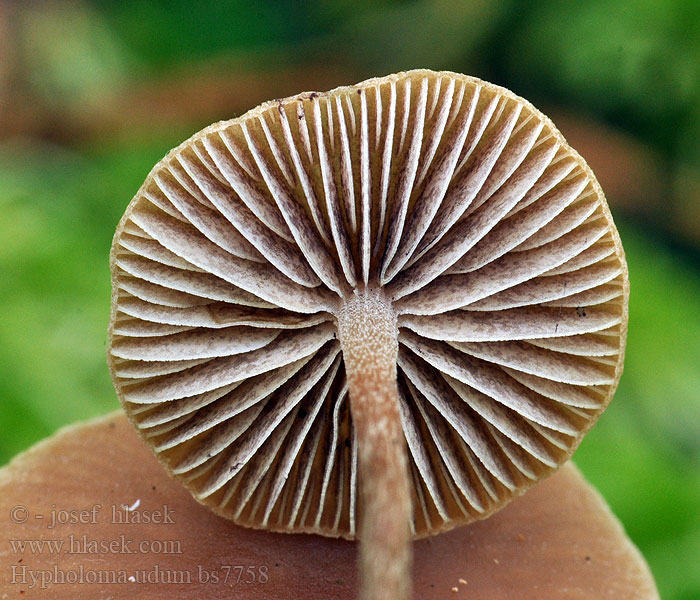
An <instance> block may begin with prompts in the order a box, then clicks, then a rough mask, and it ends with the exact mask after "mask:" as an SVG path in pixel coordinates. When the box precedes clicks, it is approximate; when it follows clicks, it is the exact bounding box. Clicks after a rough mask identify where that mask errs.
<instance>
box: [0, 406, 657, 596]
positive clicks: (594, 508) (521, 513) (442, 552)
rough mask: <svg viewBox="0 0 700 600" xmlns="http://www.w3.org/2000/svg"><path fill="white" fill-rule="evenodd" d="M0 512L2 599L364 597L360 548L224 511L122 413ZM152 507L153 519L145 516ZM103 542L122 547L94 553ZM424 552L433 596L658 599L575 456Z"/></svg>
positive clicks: (82, 436) (25, 475)
mask: <svg viewBox="0 0 700 600" xmlns="http://www.w3.org/2000/svg"><path fill="white" fill-rule="evenodd" d="M135 505H136V506H135ZM124 506H127V507H129V508H131V507H134V506H135V508H134V509H133V510H132V511H131V513H130V514H131V515H132V517H131V522H130V523H129V524H125V523H124V522H121V523H120V522H119V520H120V519H113V511H115V514H117V515H123V514H124V513H125V511H126V509H125V508H124ZM0 514H2V515H3V518H2V520H0V528H1V531H2V538H3V539H4V540H6V541H5V543H4V545H3V547H2V549H0V572H1V573H2V576H0V597H8V598H15V597H16V598H34V597H40V598H43V597H51V598H54V599H55V600H64V599H65V600H68V599H70V600H82V599H83V598H85V599H88V598H89V599H91V600H92V599H94V598H96V597H104V598H107V597H109V598H112V600H131V599H132V598H140V599H150V600H156V599H168V600H179V599H183V600H184V599H187V598H199V599H201V600H214V599H221V600H223V599H228V598H231V596H232V594H233V595H234V596H235V597H236V598H241V599H242V600H288V599H289V598H304V599H306V600H326V599H327V598H337V599H338V600H351V599H352V598H354V597H356V590H357V587H358V586H357V579H356V574H355V568H354V565H355V560H356V554H357V546H356V545H355V544H354V543H352V542H349V541H346V540H343V539H333V538H329V537H319V536H315V535H285V534H276V533H271V532H267V531H259V530H254V529H250V528H244V527H240V526H238V525H236V524H234V523H233V522H231V521H227V520H225V519H222V518H220V517H218V516H216V515H214V514H213V513H212V512H211V511H210V510H208V509H207V508H206V507H204V506H201V505H200V504H198V503H197V502H195V501H194V500H193V499H192V496H191V495H190V494H189V493H188V492H187V491H186V490H185V489H184V488H183V487H182V486H181V485H180V484H179V483H178V482H177V481H176V480H174V479H172V478H170V477H168V476H167V475H166V473H165V470H164V469H163V468H162V467H161V466H160V465H159V464H158V461H156V460H155V459H154V458H153V455H152V454H151V452H150V451H149V450H148V449H147V447H146V446H145V445H144V444H142V443H140V442H139V439H138V436H137V434H136V433H135V431H134V430H133V428H132V427H131V426H130V424H129V422H128V420H127V419H126V417H125V415H124V413H123V412H121V411H119V412H118V413H112V414H110V415H106V416H104V417H100V418H98V419H95V420H93V421H90V422H87V423H78V424H75V425H71V426H69V427H67V428H65V429H63V430H62V431H60V432H58V433H57V434H55V435H54V436H53V437H51V438H49V439H48V440H44V441H42V442H40V443H39V444H37V445H36V446H35V447H33V448H31V449H30V450H28V451H26V452H24V453H23V454H21V455H19V456H17V457H15V458H14V459H13V461H12V462H11V463H10V464H9V465H8V466H6V467H4V468H2V469H0ZM147 514H149V515H155V517H156V518H154V519H152V520H151V522H150V523H146V522H145V519H140V518H137V515H139V517H140V516H145V515H147ZM121 520H122V521H123V519H121ZM137 521H140V522H137ZM25 540H32V541H33V542H34V544H35V547H34V548H33V551H32V548H31V547H30V546H29V545H27V546H25V547H24V549H22V548H21V547H20V545H18V544H21V543H22V542H23V541H25ZM122 540H123V541H122ZM96 542H101V543H106V544H114V546H113V547H112V551H109V552H102V553H96V552H95V548H96V545H95V544H96ZM39 543H41V544H42V546H41V548H42V550H38V547H37V546H36V545H37V544H39ZM27 544H29V542H27ZM47 544H63V547H62V548H61V550H64V549H66V548H68V549H70V548H71V544H72V546H73V548H72V550H73V551H71V552H64V551H60V552H54V553H52V552H50V551H49V548H50V547H51V546H47ZM122 544H124V545H125V546H126V548H124V547H123V545H122ZM127 550H128V551H127ZM414 554H415V559H416V560H415V567H414V578H413V580H414V588H415V592H416V594H417V595H418V596H420V597H421V598H424V599H425V600H438V599H440V600H444V599H445V598H454V600H460V599H463V598H470V600H505V599H507V598H508V599H510V598H522V599H523V600H535V599H537V600H549V599H552V600H554V599H559V598H562V597H575V598H582V599H590V600H594V599H595V600H597V599H599V598H607V597H611V598H635V599H638V600H658V598H659V595H658V592H657V591H656V587H655V585H654V581H653V579H652V577H651V574H650V572H649V568H648V567H647V565H646V563H645V562H644V560H643V558H642V557H641V555H640V554H639V551H638V550H637V548H635V547H634V545H633V544H632V543H631V542H630V540H629V539H628V538H627V537H626V536H625V534H624V531H623V530H622V527H621V526H620V523H619V522H618V521H617V519H616V518H615V517H614V516H613V515H612V513H611V512H610V510H609V508H608V507H607V506H606V505H605V502H604V501H603V500H602V498H601V497H600V495H599V494H598V493H597V492H596V491H595V490H594V489H593V488H592V487H591V486H590V485H588V484H587V483H586V482H585V481H584V480H583V478H582V477H581V475H580V474H579V473H578V471H577V470H576V469H575V468H574V467H573V465H571V464H568V465H565V466H564V467H563V468H562V469H561V470H560V471H559V472H558V473H556V474H555V475H553V476H552V477H551V478H549V479H548V480H547V481H544V482H543V483H542V484H541V485H539V486H537V487H536V488H534V489H532V490H530V491H528V492H527V493H526V494H524V495H523V496H522V497H521V498H517V499H516V500H514V501H513V502H512V503H511V504H509V505H508V506H507V507H506V508H504V509H503V510H502V511H500V512H499V513H498V514H495V515H493V516H492V517H491V518H489V519H487V520H485V521H479V522H477V523H473V524H472V525H470V526H469V527H462V528H457V529H454V530H452V531H449V532H447V533H444V534H441V535H438V536H433V537H431V538H429V539H422V540H418V541H416V542H415V543H414ZM215 576H216V577H218V580H217V579H215ZM453 588H455V589H456V590H457V591H456V592H453V591H452V590H453Z"/></svg>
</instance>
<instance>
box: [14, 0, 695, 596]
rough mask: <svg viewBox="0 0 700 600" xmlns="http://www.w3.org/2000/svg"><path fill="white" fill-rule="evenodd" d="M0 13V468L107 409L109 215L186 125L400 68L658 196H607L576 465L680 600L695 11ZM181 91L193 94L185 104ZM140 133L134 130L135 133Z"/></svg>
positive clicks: (473, 7) (265, 7)
mask: <svg viewBox="0 0 700 600" xmlns="http://www.w3.org/2000/svg"><path fill="white" fill-rule="evenodd" d="M7 6H10V5H2V4H0V210H1V211H2V213H1V214H2V218H0V315H2V316H1V317H0V364H1V365H2V368H0V428H1V430H2V435H1V436H0V462H5V461H7V460H8V459H9V458H10V457H11V456H12V455H13V454H15V453H17V452H19V451H21V450H22V449H24V448H26V447H27V446H29V445H30V444H32V443H33V442H35V441H37V440H39V439H41V438H42V437H45V436H47V435H50V434H51V433H52V432H53V431H55V430H56V429H57V428H58V427H60V426H61V425H63V424H66V423H69V422H72V421H76V420H79V419H84V418H87V417H89V416H92V415H96V414H100V413H104V412H107V411H109V410H111V409H113V408H116V407H117V406H118V403H117V400H116V398H115V394H114V392H113V390H112V387H111V383H110V381H109V375H108V372H107V368H106V365H105V361H104V352H105V349H106V326H107V319H108V312H109V297H110V289H109V272H108V252H109V247H110V243H111V238H112V235H113V232H114V227H115V225H116V223H117V221H118V220H119V218H120V216H121V214H122V212H123V210H124V208H125V207H126V204H127V203H128V200H129V199H130V198H131V196H132V195H133V194H134V192H135V191H136V190H137V188H138V187H139V185H140V183H141V182H142V181H143V179H144V177H145V176H146V174H147V173H148V171H149V170H150V168H151V166H152V165H153V164H155V162H157V161H158V160H159V159H160V158H161V157H162V156H163V155H164V154H165V153H166V151H167V150H168V149H169V148H171V147H172V146H174V145H176V144H177V143H179V142H180V141H181V140H182V139H184V138H186V137H187V136H188V135H190V134H191V133H192V132H194V131H196V130H197V129H199V128H201V127H202V126H203V125H205V124H206V120H214V118H228V117H230V116H232V113H236V112H237V111H242V110H245V109H246V108H250V107H252V105H253V104H254V103H255V102H256V100H255V99H256V98H258V95H260V97H259V99H258V100H257V101H261V100H264V99H266V98H267V97H269V96H272V95H275V94H277V93H278V92H277V91H275V92H274V94H273V93H272V92H270V90H273V89H274V90H278V89H279V88H278V87H275V83H276V79H283V77H282V74H285V73H286V77H287V78H288V79H289V81H291V83H290V85H294V81H295V80H294V77H295V76H294V73H300V72H307V71H308V73H309V75H308V77H307V78H306V79H304V84H303V85H304V86H306V85H307V82H308V81H311V83H310V84H308V85H310V86H311V87H314V86H315V87H316V88H317V89H324V88H326V87H328V85H329V84H328V81H336V79H334V78H337V83H338V84H340V83H351V82H353V81H355V80H359V79H361V78H363V77H366V76H373V75H381V74H385V73H387V72H390V71H396V70H401V69H408V68H414V67H429V68H434V69H452V70H457V71H462V72H469V73H472V74H474V75H477V76H480V77H483V78H485V79H490V80H492V81H494V82H496V83H500V84H502V85H506V86H507V87H510V88H511V89H513V90H514V91H516V92H517V93H519V94H522V95H524V96H526V97H528V98H529V99H531V100H533V101H534V102H535V103H536V104H538V105H540V106H542V107H544V108H547V107H557V108H562V109H564V110H566V111H568V114H569V115H578V116H584V117H585V119H581V121H580V122H581V124H582V125H581V126H582V127H584V128H586V127H588V130H587V131H588V139H589V140H593V142H596V143H598V144H599V145H601V144H606V143H607V142H608V141H610V138H605V137H603V134H604V133H605V131H606V130H605V129H604V128H591V127H589V125H587V124H590V123H598V124H603V125H601V127H612V128H614V130H615V131H617V132H618V133H619V134H620V135H623V136H627V137H626V138H624V139H627V140H628V141H631V142H634V144H637V147H639V145H641V147H643V148H644V150H645V151H644V152H643V153H639V152H637V153H636V155H635V156H636V157H637V158H636V160H637V163H639V162H640V160H641V161H642V166H641V167H639V166H638V167H636V168H637V171H634V169H632V170H629V169H628V168H627V167H626V166H625V165H626V164H628V163H625V162H624V160H621V161H620V162H619V163H618V162H615V161H616V160H617V159H618V158H622V159H624V158H625V157H624V156H622V157H617V156H616V155H617V154H625V153H626V152H628V150H626V148H627V149H629V148H632V147H633V145H632V146H631V145H630V144H627V145H625V143H621V144H620V143H617V142H619V139H618V138H616V140H617V141H616V145H615V150H614V152H612V153H610V152H608V153H607V154H605V153H604V152H602V151H601V152H600V154H601V155H603V156H605V157H606V160H609V161H611V163H612V165H611V167H610V168H609V169H607V170H608V171H609V172H610V173H611V174H612V175H611V177H612V176H613V175H614V174H615V172H616V171H618V170H621V169H622V170H624V169H625V168H627V169H628V170H627V177H628V179H627V180H630V178H631V179H634V178H635V176H636V175H638V174H639V173H640V169H644V164H645V163H644V162H643V161H645V160H646V161H651V160H654V161H655V164H654V166H653V169H651V168H650V169H649V170H648V172H650V173H653V174H654V176H655V177H657V178H658V179H659V182H658V189H659V190H662V191H665V192H664V193H656V194H649V195H645V193H644V187H643V186H642V187H640V188H639V191H638V196H639V197H638V198H635V199H633V201H630V199H629V198H625V199H624V202H620V203H619V204H616V202H617V201H618V200H620V199H621V197H622V196H623V195H624V194H623V192H622V191H621V188H620V185H624V182H625V179H624V178H623V179H621V180H620V181H621V182H622V184H619V185H618V186H617V187H615V185H613V184H614V181H612V179H611V185H610V186H609V187H608V189H610V190H617V192H616V193H617V195H618V197H617V198H616V197H615V196H614V195H611V197H610V203H611V206H612V208H613V212H614V214H615V216H616V218H617V220H618V222H619V224H620V229H621V235H622V239H623V242H624V245H625V249H626V252H627V255H628V260H629V267H630V279H631V286H632V292H631V301H630V329H629V339H628V350H627V358H626V363H625V364H626V366H625V373H624V375H623V378H622V381H621V383H620V387H619V390H618V393H617V395H616V398H615V400H614V402H613V403H612V404H611V406H610V408H609V409H608V410H607V412H606V413H605V415H604V416H603V417H602V418H601V419H600V421H599V423H598V425H597V426H596V427H595V428H594V429H593V430H592V432H591V433H590V434H589V435H588V436H587V438H586V439H585V440H584V442H583V444H582V445H581V448H580V449H579V451H578V452H577V454H576V461H577V462H578V463H579V465H580V466H581V467H582V469H583V471H584V473H585V474H586V475H587V476H588V477H589V478H590V480H591V481H592V482H593V483H594V484H595V485H596V486H597V487H598V488H599V489H600V491H601V493H602V494H603V495H604V496H605V498H606V499H607V501H608V502H609V503H610V505H611V507H612V509H613V510H614V512H615V513H616V514H617V515H618V516H619V517H620V519H621V520H622V522H623V523H624V525H625V527H626V529H627V531H628V533H629V534H630V536H631V537H632V539H633V540H634V541H635V542H636V543H637V544H638V545H639V547H640V549H641V550H642V552H643V553H644V555H645V557H646V558H647V559H648V561H649V563H650V565H651V568H652V571H653V572H654V575H655V577H656V579H657V583H658V586H659V589H660V591H661V594H662V597H664V598H667V599H672V600H690V599H691V598H698V597H700V569H698V567H697V565H698V564H700V515H699V514H698V508H699V507H700V417H699V413H700V318H699V317H698V312H699V310H700V269H699V268H698V267H699V265H700V144H699V143H698V142H699V141H700V140H699V137H700V136H699V132H700V2H697V1H690V0H663V1H659V0H636V1H633V2H621V3H616V2H610V1H606V0H590V1H589V2H585V3H584V2H572V1H561V0H540V1H539V2H537V3H531V2H521V1H517V0H491V1H487V0H476V1H473V2H457V1H455V0H424V1H417V0H416V1H413V2H399V1H385V2H371V1H369V0H354V1H353V0H330V1H328V0H306V1H296V0H285V1H281V2H253V1H247V2H246V1H242V0H236V1H232V2H226V3H220V2H200V3H197V4H196V5H193V4H192V3H190V2H185V0H171V1H169V2H165V1H146V0H122V1H121V2H108V1H107V0H93V1H91V2H87V1H79V0H71V1H67V2H46V1H45V2H39V1H37V2H32V3H26V6H24V5H23V4H22V3H16V4H14V5H11V6H14V8H10V9H8V8H7ZM195 7H196V8H195ZM290 65H293V66H295V67H294V68H296V69H297V70H296V71H294V70H289V67H290ZM314 69H316V70H315V71H314ZM324 69H325V70H324ZM328 71H330V72H331V76H330V78H329V76H328ZM260 73H279V74H280V75H279V77H275V76H269V75H268V76H260V75H259V74H260ZM314 73H319V75H318V77H319V78H318V79H317V80H314V79H313V77H315V76H316V75H314ZM256 74H258V75H256ZM232 76H235V77H233V78H232ZM227 77H228V78H229V79H228V80H227V81H228V84H227V86H223V87H221V86H219V87H217V82H218V81H220V80H222V81H223V80H225V79H226V78H227ZM266 77H267V78H268V79H269V81H266V79H265V78H266ZM309 78H310V79H309ZM193 80H196V81H197V82H198V83H197V85H202V82H204V83H205V84H206V85H208V86H209V87H208V88H207V90H206V91H205V90H202V91H201V93H200V94H199V96H198V97H196V98H195V97H194V96H193V95H192V92H191V90H190V87H191V85H192V83H191V82H192V81H193ZM273 80H275V81H273ZM246 82H248V83H246ZM299 85H300V86H301V85H302V84H301V83H299ZM282 89H283V90H286V89H287V88H286V87H284V86H282ZM231 90H234V91H236V90H238V93H237V94H235V96H236V97H231V94H230V91H231ZM296 91H302V90H301V88H298V89H296V88H295V89H289V91H288V93H293V92H296ZM268 93H269V96H268ZM193 98H195V99H196V100H197V102H196V103H193V102H192V100H193ZM164 99H167V102H166V101H164ZM139 111H141V112H140V114H142V115H143V114H145V115H146V118H145V119H143V118H142V119H141V120H139V119H138V118H136V119H135V118H134V117H133V115H134V113H139ZM149 115H152V119H151V120H149V119H148V116H149ZM212 115H214V116H213V117H212ZM565 133H566V131H565ZM3 137H4V139H3ZM624 139H623V142H624ZM599 147H601V146H599ZM590 148H591V149H592V150H590V151H591V152H595V144H593V145H591V146H590ZM601 150H609V148H602V147H601ZM596 157H597V156H593V157H592V159H591V162H594V159H595V158H596ZM639 157H641V158H639ZM633 163H634V161H632V164H633ZM648 164H649V165H651V162H649V163H648ZM639 180H640V181H643V178H639ZM603 183H604V184H605V182H603ZM651 202H654V203H656V205H655V206H654V207H652V208H650V207H649V206H648V205H649V203H651Z"/></svg>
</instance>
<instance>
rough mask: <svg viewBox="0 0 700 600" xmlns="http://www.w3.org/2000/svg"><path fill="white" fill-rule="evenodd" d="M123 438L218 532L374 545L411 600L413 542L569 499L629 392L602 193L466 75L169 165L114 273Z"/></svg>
mask: <svg viewBox="0 0 700 600" xmlns="http://www.w3.org/2000/svg"><path fill="white" fill-rule="evenodd" d="M111 268H112V285H113V296H112V312H111V319H110V346H109V351H108V362H109V365H110V370H111V374H112V377H113V380H114V383H115V387H116V390H117V393H118V395H119V398H120V400H121V402H122V404H123V406H124V408H125V411H126V414H127V415H128V417H129V419H130V420H131V422H132V423H133V425H134V426H135V427H136V429H137V430H138V431H139V433H140V434H141V437H142V439H143V440H144V441H145V442H146V443H147V444H148V445H149V446H150V447H151V449H152V450H153V451H154V453H155V455H156V456H157V457H158V459H159V460H160V462H161V463H162V464H163V465H164V466H165V467H166V469H167V471H168V472H169V473H170V474H171V475H172V476H174V477H176V478H177V479H179V480H180V481H182V483H183V484H184V485H185V486H186V487H187V488H188V489H189V490H190V491H191V493H192V495H193V496H194V497H195V498H196V499H197V500H198V501H199V502H201V503H203V504H205V505H207V506H208V507H209V508H210V509H212V510H213V511H214V512H215V513H217V514H219V515H221V516H224V517H226V518H228V519H231V520H233V521H235V522H236V523H238V524H240V525H245V526H248V527H254V528H264V529H267V530H271V531H278V532H307V533H317V534H321V535H326V536H337V537H345V538H348V539H354V538H356V537H357V538H359V540H360V544H361V552H360V571H361V574H362V577H361V580H362V590H363V591H362V597H363V598H365V599H380V598H392V599H402V598H407V597H408V595H409V593H410V576H409V573H410V570H409V569H410V564H411V554H410V539H411V538H420V537H424V536H427V535H430V534H434V533H437V532H441V531H446V530H449V529H452V528H454V527H456V526H458V525H462V524H465V523H469V522H472V521H474V520H478V519H483V518H485V517H488V516H489V515H491V514H492V513H494V512H495V511H497V510H499V509H500V508H502V507H503V506H505V505H506V504H507V503H508V502H509V501H510V500H512V499H513V498H514V497H515V496H517V495H519V494H521V493H523V492H524V491H525V490H526V489H528V488H529V487H531V486H532V485H533V484H535V483H536V482H537V481H539V480H541V479H543V478H544V477H546V476H548V475H550V474H551V473H553V472H554V471H555V470H556V469H557V468H559V467H560V466H561V465H562V464H563V463H564V462H565V461H566V460H567V459H568V458H569V457H570V456H571V454H572V453H573V451H574V450H575V448H576V447H577V446H578V444H579V442H580V441H581V439H582V437H583V435H584V434H585V433H586V431H587V430H588V429H589V428H590V427H591V426H592V425H593V424H594V423H595V421H596V419H597V418H598V416H599V415H600V414H601V412H602V411H603V410H604V409H605V407H606V406H607V404H608V403H609V401H610V399H611V397H612V395H613V393H614V390H615V387H616V385H617V382H618V380H619V378H620V375H621V371H622V361H623V355H624V344H625V336H626V329H627V298H628V279H627V269H626V264H625V260H624V253H623V250H622V246H621V244H620V240H619V237H618V234H617V231H616V229H615V226H614V224H613V221H612V217H611V215H610V212H609V210H608V207H607V204H606V202H605V198H604V196H603V193H602V190H601V189H600V186H599V185H598V183H597V181H596V179H595V177H594V175H593V174H592V172H591V171H590V169H589V168H588V167H587V165H586V164H585V162H584V161H583V159H582V158H581V157H580V156H579V155H578V154H576V152H575V151H574V150H572V149H571V148H570V147H569V146H568V145H567V144H566V141H565V140H564V139H563V137H562V136H561V134H560V133H559V132H558V131H557V130H556V129H555V128H554V126H553V124H552V123H551V122H550V121H549V120H548V119H547V118H546V117H545V116H544V115H542V114H541V113H540V112H539V111H537V110H536V109H535V108H534V107H533V106H531V105H530V104H529V103H527V102H526V101H524V100H523V99H521V98H519V97H517V96H515V95H514V94H512V93H511V92H509V91H507V90H505V89H503V88H500V87H498V86H495V85H492V84H489V83H486V82H483V81H480V80H478V79H474V78H471V77H466V76H464V75H458V74H454V73H435V72H431V71H424V70H422V71H410V72H407V73H399V74H397V75H391V76H388V77H384V78H379V79H371V80H368V81H366V82H364V83H361V84H358V85H356V86H352V87H344V88H338V89H336V90H333V91H331V92H328V93H325V94H319V93H305V94H300V95H298V96H295V97H292V98H287V99H284V100H275V101H272V102H268V103H266V104H263V105H261V106H260V107H258V108H256V109H254V110H252V111H250V112H248V113H246V114H245V115H243V116H242V117H239V118H237V119H233V120H231V121H224V122H221V123H217V124H214V125H212V126H210V127H208V128H206V129H204V130H203V131H201V132H199V133H197V134H196V135H194V136H193V137H192V138H190V139H189V140H187V141H186V142H184V143H183V144H181V145H180V146H178V147H177V148H175V149H174V150H172V151H171V152H170V153H169V154H168V155H167V156H166V157H165V158H164V159H163V160H162V161H160V162H159V163H158V164H157V165H156V166H155V167H154V168H153V170H152V171H151V173H150V174H149V176H148V177H147V179H146V181H145V183H144V184H143V186H142V187H141V189H140V190H139V191H138V193H137V194H136V196H135V198H134V199H133V200H132V202H131V204H130V205H129V206H128V208H127V210H126V213H125V215H124V217H123V218H122V220H121V222H120V224H119V226H118V228H117V232H116V235H115V238H114V244H113V247H112V254H111Z"/></svg>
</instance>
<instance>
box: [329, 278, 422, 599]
mask: <svg viewBox="0 0 700 600" xmlns="http://www.w3.org/2000/svg"><path fill="white" fill-rule="evenodd" d="M337 316H338V331H339V336H340V342H341V345H342V349H343V359H344V362H345V369H346V374H347V380H348V389H349V393H350V409H351V414H352V419H353V424H354V427H355V434H356V438H357V446H358V470H359V483H360V506H361V508H362V513H361V515H360V524H359V536H358V537H359V539H360V575H361V586H362V594H361V597H362V599H363V600H388V599H391V600H404V599H406V598H408V597H409V595H410V589H411V585H410V566H411V545H410V538H411V532H410V527H409V520H410V518H411V511H412V507H411V497H410V493H409V481H408V467H407V458H406V442H405V437H404V435H403V432H402V427H401V417H400V413H399V398H398V388H397V381H396V360H397V354H398V327H397V322H396V314H395V312H394V310H393V308H392V306H391V302H390V301H389V300H388V299H387V298H386V297H385V295H384V293H383V291H382V290H381V288H374V289H372V288H367V289H364V290H358V291H356V292H355V293H354V294H353V295H352V296H350V297H349V298H346V300H345V302H344V304H343V307H342V308H341V309H340V311H339V312H338V315H337Z"/></svg>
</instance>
